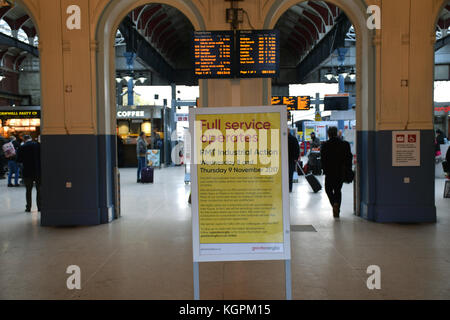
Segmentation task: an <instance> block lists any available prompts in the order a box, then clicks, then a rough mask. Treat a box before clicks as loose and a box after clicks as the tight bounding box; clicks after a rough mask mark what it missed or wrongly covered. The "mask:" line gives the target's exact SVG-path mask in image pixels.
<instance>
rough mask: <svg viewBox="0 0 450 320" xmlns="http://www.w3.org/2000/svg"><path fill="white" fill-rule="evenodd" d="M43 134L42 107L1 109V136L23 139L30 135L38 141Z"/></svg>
mask: <svg viewBox="0 0 450 320" xmlns="http://www.w3.org/2000/svg"><path fill="white" fill-rule="evenodd" d="M40 134H41V107H38V106H37V107H0V135H1V136H2V137H4V138H7V139H9V138H10V137H11V136H15V137H16V138H17V139H22V137H23V136H24V135H30V136H31V137H32V138H33V140H37V139H38V137H39V136H40Z"/></svg>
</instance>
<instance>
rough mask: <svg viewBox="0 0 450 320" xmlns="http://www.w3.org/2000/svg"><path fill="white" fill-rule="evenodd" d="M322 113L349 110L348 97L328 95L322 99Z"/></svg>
mask: <svg viewBox="0 0 450 320" xmlns="http://www.w3.org/2000/svg"><path fill="white" fill-rule="evenodd" d="M324 105H325V107H324V111H346V110H349V109H350V95H349V94H348V93H344V94H328V95H325V99H324Z"/></svg>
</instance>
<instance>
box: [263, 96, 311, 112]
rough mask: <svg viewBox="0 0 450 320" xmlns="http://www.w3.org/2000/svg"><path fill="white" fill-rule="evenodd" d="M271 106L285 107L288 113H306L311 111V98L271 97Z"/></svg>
mask: <svg viewBox="0 0 450 320" xmlns="http://www.w3.org/2000/svg"><path fill="white" fill-rule="evenodd" d="M272 105H284V106H287V109H288V111H298V110H300V111H307V110H310V109H311V97H309V96H298V97H295V96H273V97H272Z"/></svg>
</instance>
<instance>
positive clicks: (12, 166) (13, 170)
mask: <svg viewBox="0 0 450 320" xmlns="http://www.w3.org/2000/svg"><path fill="white" fill-rule="evenodd" d="M13 174H14V182H15V184H19V166H18V164H17V162H16V161H14V160H9V161H8V184H11V180H12V175H13Z"/></svg>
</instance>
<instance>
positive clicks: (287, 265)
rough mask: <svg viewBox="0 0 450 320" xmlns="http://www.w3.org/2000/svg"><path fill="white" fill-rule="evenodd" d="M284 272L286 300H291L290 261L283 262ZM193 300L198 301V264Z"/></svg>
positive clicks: (195, 272)
mask: <svg viewBox="0 0 450 320" xmlns="http://www.w3.org/2000/svg"><path fill="white" fill-rule="evenodd" d="M284 271H285V280H286V300H292V275H291V260H284ZM194 300H200V273H199V263H198V262H194Z"/></svg>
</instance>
